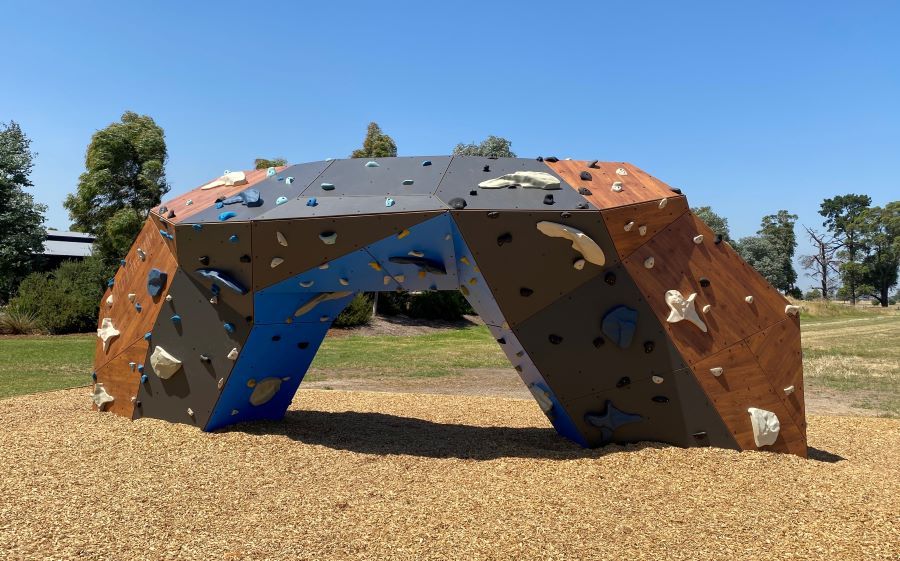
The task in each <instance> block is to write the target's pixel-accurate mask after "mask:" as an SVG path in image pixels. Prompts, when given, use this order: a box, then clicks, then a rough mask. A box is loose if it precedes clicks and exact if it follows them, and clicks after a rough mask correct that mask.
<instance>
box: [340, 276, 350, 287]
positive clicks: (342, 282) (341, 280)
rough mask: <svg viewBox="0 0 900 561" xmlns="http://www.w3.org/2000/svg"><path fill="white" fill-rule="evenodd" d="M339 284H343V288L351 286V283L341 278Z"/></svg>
mask: <svg viewBox="0 0 900 561" xmlns="http://www.w3.org/2000/svg"><path fill="white" fill-rule="evenodd" d="M338 282H339V283H341V286H349V285H350V281H348V280H347V279H343V278H341V279H338Z"/></svg>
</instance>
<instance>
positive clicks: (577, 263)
mask: <svg viewBox="0 0 900 561" xmlns="http://www.w3.org/2000/svg"><path fill="white" fill-rule="evenodd" d="M572 266H573V267H575V270H576V271H580V270H582V269H584V259H576V260H575V261H573V262H572Z"/></svg>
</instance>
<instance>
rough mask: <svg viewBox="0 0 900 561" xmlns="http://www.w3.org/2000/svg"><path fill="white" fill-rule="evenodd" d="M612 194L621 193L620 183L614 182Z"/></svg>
mask: <svg viewBox="0 0 900 561" xmlns="http://www.w3.org/2000/svg"><path fill="white" fill-rule="evenodd" d="M612 192H613V193H621V192H622V182H621V181H616V182H614V183H613V184H612Z"/></svg>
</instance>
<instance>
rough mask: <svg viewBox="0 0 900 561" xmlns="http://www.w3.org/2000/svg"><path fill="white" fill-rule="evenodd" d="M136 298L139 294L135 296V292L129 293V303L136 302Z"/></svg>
mask: <svg viewBox="0 0 900 561" xmlns="http://www.w3.org/2000/svg"><path fill="white" fill-rule="evenodd" d="M135 298H137V294H135V293H134V292H129V293H128V301H129V302H134V299H135Z"/></svg>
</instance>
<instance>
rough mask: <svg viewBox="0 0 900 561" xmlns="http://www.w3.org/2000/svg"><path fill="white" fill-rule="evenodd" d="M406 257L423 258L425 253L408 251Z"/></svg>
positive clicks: (414, 250) (413, 250)
mask: <svg viewBox="0 0 900 561" xmlns="http://www.w3.org/2000/svg"><path fill="white" fill-rule="evenodd" d="M407 255H412V256H413V257H425V252H424V251H419V250H416V249H412V250H410V251H409V253H407Z"/></svg>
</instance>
